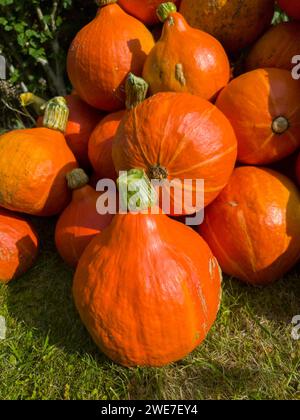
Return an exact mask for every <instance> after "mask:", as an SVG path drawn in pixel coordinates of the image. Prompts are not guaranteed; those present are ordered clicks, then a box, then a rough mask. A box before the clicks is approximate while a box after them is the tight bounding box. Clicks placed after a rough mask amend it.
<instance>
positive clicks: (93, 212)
mask: <svg viewBox="0 0 300 420" xmlns="http://www.w3.org/2000/svg"><path fill="white" fill-rule="evenodd" d="M67 181H68V187H69V188H70V189H71V190H72V191H73V197H72V201H71V203H70V204H69V205H68V207H67V208H66V209H65V210H64V211H63V213H62V214H61V216H60V217H59V219H58V222H57V225H56V230H55V243H56V248H57V250H58V252H59V254H60V255H61V257H62V259H63V260H64V261H65V262H66V263H67V264H69V265H70V266H72V267H76V266H77V264H78V261H79V259H80V257H81V255H82V254H83V251H84V250H85V248H86V247H87V246H88V244H89V243H90V242H91V240H92V239H93V238H94V237H95V236H96V235H98V234H99V233H101V232H102V230H103V229H105V228H106V227H107V226H108V225H109V224H110V223H111V221H112V218H113V215H110V214H105V215H101V214H99V213H98V212H97V208H96V205H97V200H98V198H99V193H97V192H96V191H95V190H94V188H92V187H91V186H90V185H88V182H89V178H88V176H87V175H86V174H85V172H84V171H83V170H82V169H74V170H73V171H72V172H70V173H68V174H67Z"/></svg>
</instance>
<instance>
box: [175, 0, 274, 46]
mask: <svg viewBox="0 0 300 420" xmlns="http://www.w3.org/2000/svg"><path fill="white" fill-rule="evenodd" d="M274 3H275V2H274V0H242V1H241V0H201V1H199V0H182V2H181V7H180V13H182V14H183V16H184V17H185V18H186V20H187V21H188V23H189V24H190V25H191V26H192V27H194V28H198V29H201V30H203V31H205V32H208V33H209V34H211V35H213V36H214V37H215V38H217V39H218V40H219V41H220V42H221V43H222V44H223V46H224V47H225V49H226V50H227V51H228V52H230V53H238V52H239V51H241V50H242V49H243V48H245V47H248V46H249V45H251V44H252V43H253V42H254V41H256V39H258V37H259V36H260V35H261V34H262V33H263V32H264V31H265V30H266V29H267V28H268V26H269V25H270V24H271V21H272V17H273V14H274Z"/></svg>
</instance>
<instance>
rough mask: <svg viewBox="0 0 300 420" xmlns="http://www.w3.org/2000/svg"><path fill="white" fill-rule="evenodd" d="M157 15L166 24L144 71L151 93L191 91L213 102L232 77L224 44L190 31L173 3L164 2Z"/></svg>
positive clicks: (195, 30)
mask: <svg viewBox="0 0 300 420" xmlns="http://www.w3.org/2000/svg"><path fill="white" fill-rule="evenodd" d="M158 14H159V16H160V19H161V20H162V21H163V22H164V27H163V33H162V36H161V38H160V40H159V41H158V42H157V44H156V45H155V47H154V48H153V49H152V50H151V52H150V54H149V56H148V58H147V59H146V62H145V66H144V71H143V78H144V79H145V80H146V81H147V82H148V83H149V85H150V90H151V93H152V94H154V93H158V92H189V93H192V94H194V95H199V96H201V97H202V98H204V99H208V100H211V99H213V98H214V97H215V96H216V94H217V93H218V92H219V91H220V90H221V89H222V88H223V87H224V86H226V85H227V83H228V82H229V78H230V64H229V60H228V57H227V55H226V53H225V51H224V49H223V47H222V45H221V44H220V43H219V41H217V40H216V39H215V38H213V37H212V36H211V35H209V34H207V33H205V32H202V31H199V30H197V29H193V28H191V27H190V26H189V25H188V24H187V22H186V20H185V19H184V17H183V16H182V15H181V14H180V13H177V12H176V6H175V5H174V4H173V3H162V4H161V5H160V7H159V8H158Z"/></svg>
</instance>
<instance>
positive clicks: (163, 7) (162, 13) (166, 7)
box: [156, 1, 177, 23]
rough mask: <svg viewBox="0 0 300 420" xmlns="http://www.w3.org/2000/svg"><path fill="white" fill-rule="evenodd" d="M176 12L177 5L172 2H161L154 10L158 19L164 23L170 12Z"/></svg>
mask: <svg viewBox="0 0 300 420" xmlns="http://www.w3.org/2000/svg"><path fill="white" fill-rule="evenodd" d="M175 12H177V7H176V6H175V4H174V3H172V2H170V1H169V2H167V3H162V4H160V5H159V6H158V8H157V10H156V14H157V16H158V19H159V20H160V21H161V22H162V23H164V22H165V21H166V20H167V19H168V17H169V16H170V15H171V14H172V13H175Z"/></svg>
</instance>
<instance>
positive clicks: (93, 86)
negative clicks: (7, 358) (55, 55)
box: [67, 0, 154, 112]
mask: <svg viewBox="0 0 300 420" xmlns="http://www.w3.org/2000/svg"><path fill="white" fill-rule="evenodd" d="M115 1H116V0H99V4H100V9H99V11H98V14H97V16H96V18H95V19H94V20H93V21H92V22H91V23H89V24H88V25H87V26H85V27H84V28H83V29H82V30H81V31H80V32H79V33H78V34H77V36H76V37H75V39H74V41H73V43H72V45H71V47H70V50H69V54H68V63H67V67H68V74H69V78H70V80H71V82H72V84H73V86H74V88H75V89H76V92H77V93H78V95H79V96H80V97H81V98H82V99H83V100H84V101H85V102H87V103H88V104H90V105H92V106H94V107H95V108H99V109H101V110H104V111H109V112H113V111H117V110H120V109H123V108H125V86H124V84H125V80H126V76H127V75H128V73H129V72H131V71H132V72H133V73H135V74H136V75H141V73H142V70H143V65H144V62H145V59H146V57H147V55H148V53H149V52H150V50H151V49H152V47H153V46H154V40H153V37H152V35H151V33H150V32H149V31H148V29H147V28H146V27H145V26H144V25H143V24H142V23H141V22H139V21H138V20H137V19H135V18H133V17H132V16H129V15H128V14H127V13H125V12H124V11H123V10H122V9H121V8H120V7H119V6H118V5H117V4H114V3H115Z"/></svg>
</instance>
